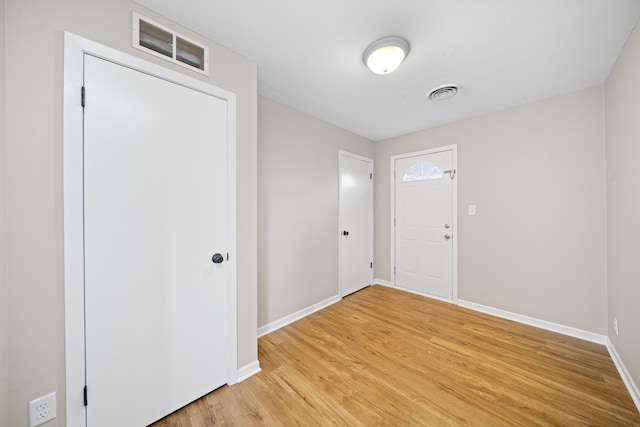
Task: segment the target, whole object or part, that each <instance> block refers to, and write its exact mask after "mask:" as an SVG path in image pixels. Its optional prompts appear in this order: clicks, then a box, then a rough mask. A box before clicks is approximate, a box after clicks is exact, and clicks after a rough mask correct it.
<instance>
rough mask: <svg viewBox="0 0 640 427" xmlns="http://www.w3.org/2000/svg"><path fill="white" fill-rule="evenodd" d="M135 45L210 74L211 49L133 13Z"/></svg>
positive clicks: (194, 69) (137, 47) (176, 62)
mask: <svg viewBox="0 0 640 427" xmlns="http://www.w3.org/2000/svg"><path fill="white" fill-rule="evenodd" d="M132 29H133V47H135V48H136V49H140V50H143V51H145V52H147V53H150V54H152V55H154V56H157V57H159V58H163V59H166V60H167V61H171V62H173V63H174V64H178V65H182V66H183V67H186V68H189V69H191V70H193V71H197V72H199V73H202V74H206V75H209V49H208V48H207V47H206V46H203V45H201V44H199V43H197V42H195V41H193V40H189V39H188V38H186V37H184V36H183V35H181V34H178V33H176V32H175V31H172V30H170V29H168V28H166V27H163V26H162V25H160V24H157V23H155V22H153V21H151V20H150V19H147V18H144V17H142V16H140V15H138V14H137V13H135V12H134V13H133V27H132Z"/></svg>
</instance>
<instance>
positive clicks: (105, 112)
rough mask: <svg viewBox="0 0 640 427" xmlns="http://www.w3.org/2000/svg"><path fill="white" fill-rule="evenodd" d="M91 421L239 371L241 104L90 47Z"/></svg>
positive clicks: (181, 398) (150, 412) (181, 399)
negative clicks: (234, 225)
mask: <svg viewBox="0 0 640 427" xmlns="http://www.w3.org/2000/svg"><path fill="white" fill-rule="evenodd" d="M84 78H85V87H86V107H85V113H84V114H85V118H84V120H85V123H84V132H85V137H84V210H85V215H84V227H85V236H84V239H85V314H86V329H85V344H86V383H87V390H88V398H89V399H88V405H87V412H86V414H87V425H88V426H89V427H98V426H116V425H117V426H136V427H138V426H144V425H147V424H149V423H151V422H153V421H156V420H158V419H160V418H162V417H164V416H165V415H167V414H169V413H171V412H173V411H175V410H176V409H178V408H180V407H182V406H184V405H186V404H188V403H190V402H192V401H193V400H195V399H197V398H199V397H201V396H203V395H205V394H207V393H208V392H210V391H212V390H214V389H215V388H217V387H219V386H221V385H223V384H224V383H225V382H226V380H227V372H228V370H227V369H228V366H229V365H228V360H227V354H228V344H227V343H228V339H229V338H228V336H227V335H228V327H227V323H228V316H227V306H226V302H227V292H228V291H227V274H228V272H227V267H226V264H225V262H221V263H213V262H212V256H213V255H214V253H216V252H218V253H220V254H222V257H223V259H224V257H226V248H227V235H226V230H227V229H226V223H227V217H226V215H227V207H226V203H227V194H226V191H227V190H226V189H227V184H226V179H227V178H226V176H227V165H226V159H227V154H226V150H227V147H226V141H227V129H226V123H227V105H226V101H224V100H221V99H218V98H215V97H213V96H210V95H207V94H204V93H201V92H198V91H195V90H192V89H189V88H186V87H184V86H180V85H177V84H175V83H172V82H169V81H166V80H163V79H160V78H156V77H153V76H150V75H148V74H145V73H142V72H139V71H136V70H133V69H131V68H127V67H124V66H120V65H117V64H114V63H112V62H109V61H106V60H103V59H99V58H96V57H93V56H90V55H85V76H84Z"/></svg>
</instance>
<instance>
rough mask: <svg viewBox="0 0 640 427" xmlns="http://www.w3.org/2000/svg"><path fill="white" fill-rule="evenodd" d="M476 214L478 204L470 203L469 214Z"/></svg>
mask: <svg viewBox="0 0 640 427" xmlns="http://www.w3.org/2000/svg"><path fill="white" fill-rule="evenodd" d="M475 214H476V205H469V215H475Z"/></svg>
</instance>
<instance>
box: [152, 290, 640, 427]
mask: <svg viewBox="0 0 640 427" xmlns="http://www.w3.org/2000/svg"><path fill="white" fill-rule="evenodd" d="M258 345H259V359H260V364H261V367H262V372H261V373H259V374H258V375H255V376H253V377H251V378H249V379H247V380H246V381H244V382H242V383H240V384H237V385H234V386H231V387H227V386H225V387H222V388H220V389H218V390H216V391H214V392H213V393H211V394H209V395H207V396H205V397H203V398H202V399H200V400H198V401H196V402H194V403H192V404H191V405H189V406H187V407H185V408H183V409H181V410H180V411H178V412H176V413H174V414H172V415H170V416H169V417H167V418H165V419H163V420H161V421H159V422H158V423H156V424H155V426H156V427H170V426H171V427H174V426H176V427H177V426H181V427H200V426H210V425H237V426H253V425H266V426H294V425H295V426H329V425H340V426H384V425H388V426H420V425H428V426H439V425H447V426H450V425H472V426H492V427H493V426H537V425H553V426H580V425H593V426H618V425H619V426H629V425H635V426H640V414H639V413H638V411H637V410H636V407H635V406H634V404H633V401H632V400H631V397H630V396H629V394H628V392H627V390H626V388H625V386H624V384H623V382H622V380H621V379H620V376H619V375H618V373H617V371H616V368H615V366H614V365H613V362H612V361H611V358H610V357H609V354H608V353H607V350H606V348H605V347H604V346H601V345H597V344H593V343H590V342H586V341H582V340H579V339H575V338H570V337H566V336H564V335H560V334H556V333H553V332H548V331H545V330H541V329H537V328H533V327H530V326H526V325H522V324H519V323H515V322H511V321H508V320H503V319H499V318H495V317H491V316H488V315H485V314H481V313H477V312H474V311H470V310H467V309H464V308H460V307H457V306H455V305H452V304H447V303H444V302H440V301H435V300H432V299H429V298H423V297H420V296H416V295H413V294H409V293H405V292H402V291H397V290H394V289H390V288H386V287H382V286H371V287H368V288H365V289H363V290H362V291H360V292H357V293H355V294H353V295H351V296H348V297H347V298H345V299H343V300H342V301H341V302H339V303H336V304H334V305H332V306H330V307H328V308H326V309H324V310H322V311H319V312H317V313H314V314H312V315H310V316H308V317H306V318H304V319H302V320H299V321H298V322H296V323H293V324H291V325H289V326H286V327H284V328H282V329H280V330H278V331H276V332H273V333H271V334H269V335H266V336H264V337H262V338H260V340H259V344H258Z"/></svg>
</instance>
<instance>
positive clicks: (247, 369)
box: [237, 360, 262, 383]
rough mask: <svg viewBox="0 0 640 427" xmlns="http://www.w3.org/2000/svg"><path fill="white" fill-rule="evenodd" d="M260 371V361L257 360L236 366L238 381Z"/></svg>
mask: <svg viewBox="0 0 640 427" xmlns="http://www.w3.org/2000/svg"><path fill="white" fill-rule="evenodd" d="M261 371H262V369H260V362H259V361H258V360H254V361H253V362H251V363H249V364H248V365H244V366H243V367H241V368H238V374H237V378H238V382H239V383H241V382H242V381H244V380H246V379H247V378H249V377H252V376H254V375H255V374H257V373H259V372H261Z"/></svg>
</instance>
